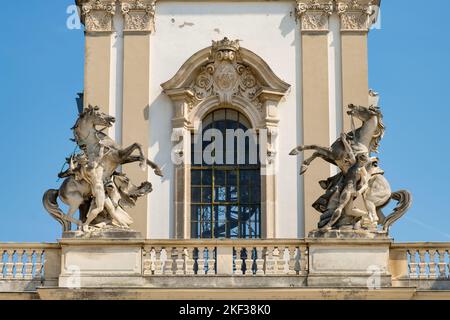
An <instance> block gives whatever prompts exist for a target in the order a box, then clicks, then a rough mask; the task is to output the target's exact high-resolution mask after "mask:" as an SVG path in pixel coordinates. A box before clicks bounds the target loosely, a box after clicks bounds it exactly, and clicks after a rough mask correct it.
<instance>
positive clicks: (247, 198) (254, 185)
mask: <svg viewBox="0 0 450 320" xmlns="http://www.w3.org/2000/svg"><path fill="white" fill-rule="evenodd" d="M205 119H207V121H206V125H205V126H204V128H203V132H205V131H206V130H208V129H211V128H214V129H218V130H220V131H221V132H222V133H223V147H224V148H223V151H222V150H220V151H217V152H215V154H214V156H215V160H216V162H217V163H216V162H215V163H214V164H210V165H207V164H206V163H205V161H204V159H202V161H200V163H196V162H195V161H194V158H197V159H201V157H198V155H197V156H196V157H194V153H195V152H199V150H197V151H195V147H194V144H193V145H192V170H191V202H192V209H191V219H192V221H191V235H192V238H196V239H197V238H198V239H202V238H203V239H207V238H234V239H236V238H248V239H255V238H261V170H260V163H259V154H258V157H257V162H256V163H251V161H250V160H251V157H250V156H249V155H250V149H251V147H253V146H252V143H253V142H250V141H249V138H248V137H246V138H245V157H244V159H245V163H242V164H239V163H238V158H239V157H238V151H239V152H242V150H238V148H237V146H238V138H237V137H235V138H234V162H233V163H232V164H230V163H227V153H226V145H227V144H226V137H227V136H226V134H225V133H226V130H227V129H238V128H239V129H242V130H244V131H247V130H248V127H249V122H248V120H247V119H246V118H245V117H243V116H242V115H241V114H239V113H238V112H236V111H234V110H231V109H226V110H225V109H221V110H217V111H215V112H213V113H211V114H209V115H208V116H207V117H206V118H205ZM250 139H251V138H250ZM192 141H193V142H194V136H193V140H192ZM211 143H212V142H211V141H207V142H203V143H202V148H203V150H204V149H205V148H206V147H207V146H208V145H210V144H211ZM255 143H257V142H255ZM253 144H254V143H253ZM256 148H257V149H258V150H259V146H258V145H256ZM221 157H223V162H220V161H219V160H218V159H217V158H221Z"/></svg>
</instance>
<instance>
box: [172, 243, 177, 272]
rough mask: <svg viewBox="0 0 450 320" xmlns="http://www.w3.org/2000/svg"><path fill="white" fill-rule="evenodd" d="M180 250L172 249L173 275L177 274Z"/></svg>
mask: <svg viewBox="0 0 450 320" xmlns="http://www.w3.org/2000/svg"><path fill="white" fill-rule="evenodd" d="M177 249H178V248H177V247H172V250H171V253H170V266H171V267H170V270H171V271H172V272H171V274H173V275H174V274H176V273H177V258H178V250H177Z"/></svg>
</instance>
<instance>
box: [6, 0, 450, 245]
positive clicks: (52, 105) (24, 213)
mask: <svg viewBox="0 0 450 320" xmlns="http://www.w3.org/2000/svg"><path fill="white" fill-rule="evenodd" d="M413 2H414V1H413ZM415 2H417V4H419V1H415ZM437 2H438V3H436V2H435V3H434V7H435V8H439V10H433V14H432V15H428V14H424V12H423V10H421V8H422V6H420V5H415V6H414V5H412V3H411V0H395V1H383V3H382V14H381V16H382V20H381V29H380V30H373V31H372V32H371V33H370V36H369V73H370V86H371V87H372V88H373V89H374V90H376V91H378V92H379V93H380V94H381V106H382V108H383V112H384V116H385V122H386V125H387V132H386V137H385V139H384V140H383V142H382V147H381V153H380V158H381V166H382V167H383V169H384V170H385V171H386V176H387V178H388V179H389V180H390V182H391V185H392V188H393V189H394V190H398V189H403V188H407V189H409V190H410V191H411V192H412V193H413V196H414V205H413V207H412V209H411V210H410V211H409V213H408V214H407V215H406V216H405V217H404V218H403V219H402V220H401V221H399V222H397V224H396V225H394V227H393V228H392V230H391V235H392V236H393V237H394V238H395V240H396V241H450V209H449V208H447V201H446V200H447V199H449V198H450V195H448V191H447V189H448V184H447V183H448V181H450V169H449V168H448V167H447V163H446V162H447V159H449V158H450V150H449V147H450V143H449V140H448V138H449V134H448V131H447V130H449V128H450V126H449V125H448V122H449V118H450V102H449V101H450V99H449V96H447V94H448V93H449V92H450V81H449V78H448V76H449V75H450V22H449V20H448V16H447V15H448V12H449V11H450V1H448V0H439V1H437ZM71 4H73V1H72V0H46V1H41V0H27V1H26V2H11V1H10V2H5V3H4V4H3V6H2V10H1V11H0V17H1V21H3V28H2V30H1V31H0V33H1V39H2V42H1V44H0V72H1V75H0V94H1V97H2V99H1V100H0V137H1V139H0V148H1V149H0V150H2V151H1V155H0V168H1V186H0V200H1V206H0V208H1V209H0V215H1V224H0V242H1V241H17V242H54V241H55V239H57V238H59V237H60V227H59V225H58V224H57V222H56V221H54V220H53V219H51V218H50V216H49V215H48V214H47V213H46V212H45V210H44V209H43V207H42V204H41V198H42V195H43V193H44V192H45V190H47V189H48V188H57V187H58V186H59V184H60V182H58V181H57V177H56V174H57V173H58V171H59V169H60V168H61V166H62V165H63V162H64V157H65V156H67V155H68V154H70V153H71V152H72V151H73V148H74V145H73V144H72V143H71V142H70V141H69V139H70V138H71V131H70V130H69V128H70V127H71V126H72V125H73V123H74V121H75V118H76V115H77V111H76V106H75V101H74V98H75V96H76V93H77V92H80V91H82V90H83V59H84V40H83V32H82V31H81V30H68V29H67V27H66V19H67V17H68V15H67V13H66V10H67V7H68V6H69V5H71ZM405 8H406V9H405ZM426 19H429V21H426Z"/></svg>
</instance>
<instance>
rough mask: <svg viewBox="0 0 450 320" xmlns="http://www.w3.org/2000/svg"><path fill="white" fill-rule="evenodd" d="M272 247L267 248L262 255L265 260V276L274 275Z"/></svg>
mask: <svg viewBox="0 0 450 320" xmlns="http://www.w3.org/2000/svg"><path fill="white" fill-rule="evenodd" d="M274 250H275V249H274V247H272V246H270V247H267V248H266V250H265V253H264V258H265V272H264V273H265V274H274V273H275V258H274Z"/></svg>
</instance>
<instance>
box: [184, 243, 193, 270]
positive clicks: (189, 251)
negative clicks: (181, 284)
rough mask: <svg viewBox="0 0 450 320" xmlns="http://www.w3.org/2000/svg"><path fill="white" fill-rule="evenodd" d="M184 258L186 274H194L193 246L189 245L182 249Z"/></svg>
mask: <svg viewBox="0 0 450 320" xmlns="http://www.w3.org/2000/svg"><path fill="white" fill-rule="evenodd" d="M184 259H185V264H186V274H187V275H194V274H195V272H194V263H195V260H194V248H192V247H189V248H185V249H184Z"/></svg>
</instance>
